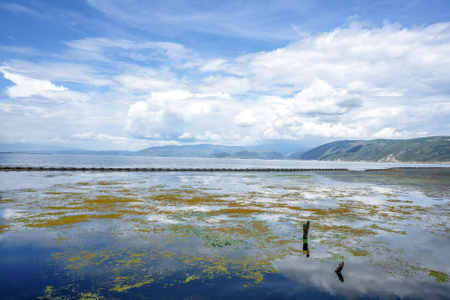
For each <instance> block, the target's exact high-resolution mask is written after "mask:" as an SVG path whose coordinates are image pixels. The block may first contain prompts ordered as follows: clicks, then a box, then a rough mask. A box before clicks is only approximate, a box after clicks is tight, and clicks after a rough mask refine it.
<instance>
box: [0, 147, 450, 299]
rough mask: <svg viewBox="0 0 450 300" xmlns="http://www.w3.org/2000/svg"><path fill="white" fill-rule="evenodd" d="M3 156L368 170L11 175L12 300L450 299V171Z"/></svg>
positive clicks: (8, 291)
mask: <svg viewBox="0 0 450 300" xmlns="http://www.w3.org/2000/svg"><path fill="white" fill-rule="evenodd" d="M0 158H1V159H0V163H1V164H2V165H10V166H86V167H90V166H92V167H102V166H104V167H193V168H203V167H213V168H219V167H221V166H223V167H224V168H230V167H231V168H233V167H236V168H251V167H253V166H256V167H261V165H264V166H265V167H278V168H280V167H282V168H287V167H290V166H292V167H296V168H298V167H303V168H332V167H333V166H335V167H336V168H350V169H352V170H355V171H347V172H303V173H294V172H292V173H289V172H287V173H286V172H283V173H276V172H272V173H252V172H243V173H233V172H219V173H211V172H170V173H158V172H155V173H143V172H131V173H120V172H105V173H99V172H56V171H55V172H0V298H1V299H138V298H141V299H161V298H167V299H229V298H236V299H252V298H254V299H260V298H268V299H292V298H294V299H298V298H300V299H310V298H313V299H342V298H345V299H448V298H449V297H448V295H449V294H450V282H449V274H450V263H449V260H448V253H450V243H449V241H450V236H449V235H450V228H449V225H448V224H449V221H450V220H449V211H450V201H449V199H450V197H449V195H450V188H449V186H450V179H449V178H450V176H449V175H450V170H448V169H426V168H424V169H420V170H379V171H372V172H362V171H358V170H364V169H367V168H370V169H373V168H375V169H383V168H386V167H389V168H390V167H392V166H393V165H392V164H382V165H380V164H363V163H359V164H348V163H347V164H344V163H335V164H330V165H328V163H325V164H324V165H323V166H322V165H318V164H321V163H318V162H297V161H261V160H255V161H250V160H211V159H166V158H148V157H108V156H66V155H37V154H34V155H25V154H20V155H18V154H2V155H1V156H0ZM305 164H306V165H307V164H314V166H311V167H310V166H309V165H308V166H306V165H305ZM325 165H326V166H325ZM402 166H404V165H403V164H402ZM433 166H435V165H433ZM307 220H309V221H311V229H310V234H309V238H308V240H307V241H304V240H303V238H302V226H303V224H304V223H305V222H306V221H307ZM342 261H344V262H345V265H344V268H343V270H342V272H341V274H339V275H340V276H339V275H338V274H336V273H335V271H334V270H335V269H336V267H337V266H338V264H339V263H340V262H342Z"/></svg>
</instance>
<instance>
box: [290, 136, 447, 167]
mask: <svg viewBox="0 0 450 300" xmlns="http://www.w3.org/2000/svg"><path fill="white" fill-rule="evenodd" d="M291 158H296V159H301V160H331V161H376V162H450V137H449V136H436V137H425V138H417V139H409V140H387V139H378V140H371V141H336V142H332V143H328V144H325V145H322V146H319V147H316V148H314V149H311V150H309V151H307V152H305V153H303V154H299V155H297V156H296V157H292V156H291Z"/></svg>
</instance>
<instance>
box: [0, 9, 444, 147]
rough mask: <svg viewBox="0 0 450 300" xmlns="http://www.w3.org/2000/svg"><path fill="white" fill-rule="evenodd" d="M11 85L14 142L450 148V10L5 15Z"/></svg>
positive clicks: (6, 112)
mask: <svg viewBox="0 0 450 300" xmlns="http://www.w3.org/2000/svg"><path fill="white" fill-rule="evenodd" d="M0 75H1V76H0V143H32V144H45V145H54V146H61V147H68V148H82V149H89V150H112V149H116V150H140V149H143V148H147V147H153V146H164V145H185V144H220V145H258V144H267V143H272V144H274V143H275V144H276V143H279V144H283V143H287V144H298V145H301V146H305V145H306V146H318V145H320V144H323V143H326V142H331V141H335V140H349V139H351V140H355V139H356V140H369V139H378V138H389V139H406V138H416V137H423V136H436V135H450V1H448V0H423V1H422V0H417V1H415V0H405V1H404V0H394V1H393V0H380V1H363V0H359V1H357V0H304V1H301V0H297V1H295V0H283V1H279V0H260V1H257V0H246V1H238V0H227V1H212V0H210V1H206V0H190V1H183V0H127V1H123V0H109V1H104V0H68V1H58V0H14V1H13V0H11V1H0Z"/></svg>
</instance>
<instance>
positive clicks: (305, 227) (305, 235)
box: [303, 221, 309, 241]
mask: <svg viewBox="0 0 450 300" xmlns="http://www.w3.org/2000/svg"><path fill="white" fill-rule="evenodd" d="M308 233H309V221H306V223H305V224H303V241H306V240H307V239H308Z"/></svg>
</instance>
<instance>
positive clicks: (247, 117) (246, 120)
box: [233, 109, 258, 127]
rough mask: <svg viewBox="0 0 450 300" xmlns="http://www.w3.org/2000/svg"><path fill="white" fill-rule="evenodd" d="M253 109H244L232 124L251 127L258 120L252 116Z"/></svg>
mask: <svg viewBox="0 0 450 300" xmlns="http://www.w3.org/2000/svg"><path fill="white" fill-rule="evenodd" d="M254 114H255V112H254V111H253V109H246V110H244V111H241V112H240V113H239V114H238V115H237V116H236V117H235V118H234V119H233V122H234V124H236V125H237V126H240V127H252V126H253V125H255V124H256V123H257V122H258V120H257V119H256V118H255V116H254Z"/></svg>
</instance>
